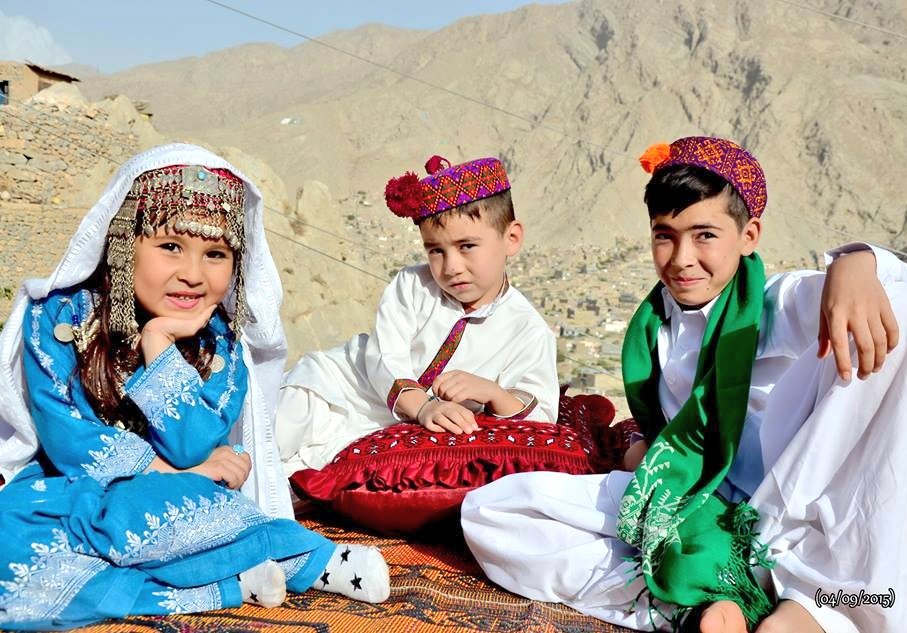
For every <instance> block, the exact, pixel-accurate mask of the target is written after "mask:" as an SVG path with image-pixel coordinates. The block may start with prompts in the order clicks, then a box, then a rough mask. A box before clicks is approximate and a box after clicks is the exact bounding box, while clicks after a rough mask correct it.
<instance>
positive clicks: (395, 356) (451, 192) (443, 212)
mask: <svg viewBox="0 0 907 633" xmlns="http://www.w3.org/2000/svg"><path fill="white" fill-rule="evenodd" d="M425 168H426V171H427V172H428V176H427V177H425V178H423V179H422V180H419V178H418V177H417V176H416V175H415V174H414V173H412V172H407V173H406V174H405V175H404V176H402V177H400V178H394V179H392V180H391V181H390V182H389V183H388V185H387V188H386V191H385V197H386V199H387V204H388V207H389V208H390V209H391V211H393V212H394V213H395V214H396V215H398V216H401V217H407V218H410V219H412V220H413V222H414V223H415V224H417V225H418V226H419V231H420V233H421V235H422V240H423V242H424V246H425V252H426V255H427V259H428V263H427V264H421V265H418V266H411V267H408V268H404V269H403V270H401V271H400V272H399V273H398V274H397V275H396V276H395V277H394V279H393V280H392V281H391V282H390V285H388V287H387V289H386V290H385V291H384V294H383V295H382V297H381V302H380V304H379V305H378V315H377V318H376V321H375V329H374V330H373V331H372V332H371V334H359V335H357V336H354V337H353V338H352V339H350V341H348V342H347V343H346V344H345V345H343V346H341V347H337V348H334V349H331V350H327V351H323V352H312V353H309V354H306V355H305V356H303V358H302V359H300V361H299V362H298V363H297V364H296V366H295V367H294V368H293V369H292V370H290V371H289V372H288V373H287V375H286V376H285V379H284V385H283V388H282V391H281V398H280V404H279V407H278V412H277V438H278V444H279V446H280V452H281V458H282V459H283V462H284V468H285V471H286V473H287V475H290V474H292V473H294V472H296V471H297V470H300V469H304V468H322V467H323V466H325V465H326V464H327V463H329V462H330V461H331V460H332V459H333V458H334V456H335V455H336V454H337V453H338V452H339V451H340V450H341V449H343V448H344V447H345V446H346V445H348V444H349V443H350V442H352V441H354V440H357V439H359V438H361V437H363V436H365V435H368V434H369V433H372V432H373V431H376V430H378V429H381V428H384V427H387V426H389V425H391V424H395V423H397V422H401V421H413V422H418V423H419V424H421V425H423V426H424V427H425V428H427V429H428V430H430V431H450V432H452V433H471V432H473V431H475V430H476V429H477V428H478V426H477V424H476V420H475V413H477V412H485V413H488V414H490V415H493V416H496V417H500V418H510V419H523V418H526V417H530V418H531V419H532V420H537V421H547V422H552V423H553V422H554V421H555V420H556V419H557V403H558V396H559V391H558V380H557V367H556V347H555V339H554V334H553V333H552V332H551V330H550V328H549V327H548V325H547V324H546V323H545V321H544V320H543V319H542V317H541V316H540V315H539V314H538V312H536V310H535V309H534V308H533V307H532V305H531V304H530V303H529V301H528V300H527V299H526V297H524V296H523V295H522V294H521V293H520V292H519V291H518V290H517V289H516V288H514V287H513V286H511V285H510V284H509V283H508V281H507V274H506V270H505V267H506V262H507V259H508V258H509V257H512V256H514V255H516V254H517V252H519V250H520V247H521V246H522V243H523V226H522V224H521V223H520V222H519V221H518V220H516V219H515V217H514V211H513V203H512V201H511V197H510V183H509V182H508V179H507V174H506V173H505V171H504V167H503V165H502V164H501V162H500V161H499V160H498V159H496V158H480V159H477V160H473V161H470V162H467V163H463V164H460V165H454V166H451V165H450V163H449V162H447V161H446V160H445V159H443V158H440V157H438V156H433V157H432V158H431V159H429V161H428V163H426V166H425Z"/></svg>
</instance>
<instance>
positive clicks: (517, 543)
mask: <svg viewBox="0 0 907 633" xmlns="http://www.w3.org/2000/svg"><path fill="white" fill-rule="evenodd" d="M862 248H865V246H864V245H847V246H845V247H842V248H840V249H836V251H832V252H831V254H830V255H829V256H827V259H830V258H831V257H833V256H836V255H837V254H840V253H845V252H849V251H852V250H857V249H862ZM873 251H874V253H875V255H876V263H877V274H878V276H879V279H880V281H881V282H882V284H883V285H884V286H885V288H886V291H887V292H888V294H889V297H890V299H891V301H892V307H893V309H894V311H895V314H896V315H897V318H898V323H899V327H900V330H901V335H902V339H903V338H904V334H905V333H907V266H905V265H904V264H902V263H901V262H900V261H898V260H897V258H895V257H894V256H893V255H892V254H891V253H889V252H887V251H883V250H879V249H875V248H873ZM824 281H825V275H824V274H822V273H817V272H797V273H785V274H782V275H776V276H774V277H772V278H771V279H769V280H768V282H767V283H766V289H765V310H764V314H763V320H762V324H761V329H760V337H759V344H758V347H757V352H756V359H755V361H754V365H753V374H752V380H751V388H750V400H749V405H748V410H747V417H746V420H745V423H744V429H743V433H742V436H741V440H740V446H739V449H738V452H737V457H736V459H735V461H734V463H733V465H732V467H731V470H730V472H729V473H728V477H727V479H726V481H725V482H724V483H723V484H722V486H721V488H720V492H721V493H722V494H724V495H728V496H729V497H731V498H732V499H733V500H739V499H742V498H745V497H749V496H751V495H753V496H752V499H751V503H752V504H753V505H754V506H756V507H757V508H758V509H759V510H760V514H761V516H762V520H761V521H760V524H759V529H758V531H759V532H760V534H761V539H762V540H763V541H764V542H766V543H768V544H769V547H770V552H771V554H772V556H773V557H774V559H775V560H776V563H777V565H776V568H775V570H774V572H773V573H772V577H771V582H772V583H773V584H774V586H775V590H776V592H777V594H778V595H779V597H781V598H784V599H787V598H789V599H794V600H797V601H798V602H799V603H800V604H802V605H803V606H804V607H806V608H807V609H809V610H810V611H811V612H812V613H813V616H814V617H815V618H816V619H817V621H819V623H820V624H821V625H822V626H823V627H824V628H825V630H826V633H832V632H837V631H841V632H845V631H846V632H848V633H849V632H851V631H857V630H860V631H869V630H872V631H898V630H900V629H899V628H898V627H897V626H896V625H897V624H898V623H900V622H902V621H904V620H907V618H905V613H907V611H905V610H902V609H901V608H900V607H899V603H897V602H895V605H894V608H888V609H885V608H882V607H881V606H878V605H877V606H874V607H873V606H870V607H861V608H860V609H849V608H847V607H844V606H839V607H838V609H836V610H832V609H831V608H829V607H828V606H825V607H823V608H821V609H818V608H816V604H815V594H816V591H817V590H821V591H822V592H825V593H828V594H834V592H836V591H837V590H838V589H842V590H843V592H844V593H848V592H851V593H853V592H855V593H857V594H859V590H860V589H864V590H865V592H866V593H875V594H878V593H882V592H885V591H887V590H888V587H893V588H894V589H895V591H897V589H898V588H899V587H903V586H905V581H907V577H905V573H907V572H905V571H902V570H907V551H904V554H903V555H900V554H899V553H898V552H900V551H901V550H902V549H903V548H901V546H900V542H901V540H900V538H901V532H902V531H903V529H902V528H903V525H904V524H905V522H907V486H904V483H905V481H907V478H905V477H903V476H900V477H899V476H898V474H897V469H895V468H894V467H893V465H892V463H891V461H886V460H881V461H879V460H877V459H876V456H887V455H897V452H895V451H896V448H897V447H900V450H901V451H902V452H901V455H903V454H907V453H905V452H903V451H907V433H904V429H899V427H900V426H902V425H903V424H905V423H907V402H905V401H904V399H903V397H902V394H903V393H904V392H905V387H907V362H905V358H907V351H905V350H907V344H905V342H904V341H903V340H902V342H901V343H900V344H899V345H898V347H897V348H896V349H895V350H894V351H893V352H892V353H891V354H890V355H889V357H888V358H887V360H886V362H885V366H884V367H883V370H882V371H881V372H880V373H879V374H874V375H872V377H871V378H870V379H869V380H866V381H859V380H853V381H851V382H850V383H848V384H845V383H843V381H841V380H840V379H837V380H836V378H835V376H836V373H835V364H834V360H833V359H832V358H831V357H829V358H827V359H825V360H824V361H818V360H817V359H816V349H817V347H816V339H817V335H818V318H819V305H820V298H821V293H822V287H823V285H824ZM666 295H667V297H668V298H667V300H666V303H665V307H666V311H667V314H668V317H669V319H670V321H669V322H668V323H666V324H665V325H664V326H663V327H662V329H661V330H660V331H659V334H658V354H659V364H660V366H661V370H662V375H661V381H660V384H659V399H660V402H661V406H662V409H663V411H664V413H665V416H666V419H671V418H672V417H673V416H674V415H676V414H677V412H678V411H679V409H680V407H681V405H682V404H683V402H684V401H685V400H686V399H687V398H688V397H689V394H690V391H691V388H692V382H693V378H694V375H695V372H696V363H697V361H698V357H699V349H700V347H699V346H700V343H701V340H702V334H703V332H704V329H705V324H706V321H707V318H708V313H709V311H710V309H711V305H707V306H705V307H704V308H703V309H702V310H694V311H686V312H685V311H683V310H681V309H680V307H679V306H678V305H677V304H676V302H674V301H673V299H670V298H669V297H670V295H668V294H667V293H666ZM801 427H802V429H801ZM850 429H853V430H852V432H850V431H849V430H850ZM798 431H800V432H799V433H798ZM867 435H871V436H872V437H873V438H875V440H874V441H875V442H876V445H874V447H873V449H872V450H866V449H865V448H862V447H860V446H859V444H860V443H861V442H862V441H863V437H865V436H867ZM897 437H903V438H904V439H903V440H899V441H897V442H895V441H893V439H894V438H897ZM829 439H831V441H829ZM886 442H887V445H886ZM843 464H847V468H846V470H840V467H841V466H842V465H843ZM766 470H768V472H766ZM631 476H632V475H631V474H630V473H625V472H613V473H611V474H609V475H587V476H570V475H562V474H559V473H525V474H519V475H511V476H508V477H504V478H502V479H500V480H498V481H497V482H494V483H492V484H490V485H488V486H485V487H483V488H480V489H478V490H476V491H474V492H471V493H470V494H469V495H467V497H466V499H465V501H464V503H463V507H462V512H461V515H462V524H463V531H464V535H465V536H466V540H467V542H468V544H469V546H470V548H471V549H472V551H473V553H474V554H475V555H476V558H477V559H478V561H479V563H480V564H481V565H482V567H483V569H484V570H485V571H486V573H487V574H488V576H489V577H490V578H491V579H492V580H494V581H495V582H497V583H498V584H501V585H502V586H504V587H505V588H507V589H509V590H511V591H514V592H516V593H519V594H522V595H525V596H527V597H530V598H534V599H539V600H547V601H551V602H563V603H566V604H569V605H571V606H573V607H575V608H577V609H578V610H580V611H583V612H585V613H588V614H590V615H593V616H595V617H598V618H601V619H603V620H607V621H609V622H613V623H615V624H620V625H623V626H628V627H631V628H635V629H639V630H651V628H652V623H653V622H654V623H655V624H656V625H657V626H659V627H666V624H665V622H664V619H663V618H660V617H659V616H657V614H655V615H654V617H652V616H650V613H648V611H647V606H648V603H647V601H646V600H645V598H643V599H642V600H641V601H640V603H639V604H638V605H637V607H638V608H637V610H636V611H631V605H632V603H633V601H634V599H635V598H636V596H637V595H638V594H639V592H640V591H641V590H642V589H643V588H644V586H645V585H644V582H643V581H642V579H637V580H636V581H634V582H632V583H629V584H628V583H627V580H628V578H630V577H632V576H633V575H634V572H633V570H632V566H631V564H630V563H628V562H626V561H625V560H624V557H626V556H627V555H628V554H632V553H633V548H630V547H629V546H628V545H627V544H626V543H623V542H622V541H620V539H618V538H617V530H616V523H617V511H618V508H619V505H620V500H621V497H622V495H623V491H624V488H625V487H626V485H627V483H628V482H629V480H630V478H631ZM898 483H900V486H899V485H898ZM514 534H519V535H520V538H519V539H514V538H513V535H514ZM860 536H862V537H863V540H862V541H860V540H859V539H860ZM842 543H845V544H846V545H847V547H846V548H844V550H843V551H842V548H841V547H840V545H841V544H842ZM886 553H887V554H890V555H889V556H887V558H886ZM842 561H843V562H842ZM898 618H900V619H898ZM855 627H859V629H857V628H855ZM886 627H887V628H886Z"/></svg>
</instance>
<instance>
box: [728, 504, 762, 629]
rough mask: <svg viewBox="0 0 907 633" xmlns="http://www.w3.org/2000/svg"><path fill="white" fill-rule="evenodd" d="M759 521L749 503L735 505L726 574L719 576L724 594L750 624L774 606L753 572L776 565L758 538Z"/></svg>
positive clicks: (753, 624) (757, 620) (755, 511)
mask: <svg viewBox="0 0 907 633" xmlns="http://www.w3.org/2000/svg"><path fill="white" fill-rule="evenodd" d="M758 521H759V511H758V510H756V508H754V507H753V506H751V505H749V504H748V503H739V504H737V506H736V507H735V508H734V513H733V515H732V526H733V537H732V542H733V548H732V551H731V559H730V568H729V569H728V576H723V577H721V578H719V585H720V587H721V589H722V590H723V593H725V595H727V596H728V598H729V599H731V600H733V601H734V602H736V603H737V606H739V607H740V609H741V611H743V617H745V618H746V621H747V624H749V626H751V627H755V626H756V625H757V624H758V623H759V622H760V621H761V620H762V619H763V618H765V617H766V616H768V615H769V614H770V613H771V612H772V609H773V608H774V605H773V603H772V602H771V600H769V598H768V596H767V595H766V594H765V590H764V589H762V587H761V586H760V585H759V583H758V582H757V581H756V577H755V576H754V574H753V568H755V567H763V568H765V569H772V568H773V567H774V566H775V563H774V561H772V560H770V559H769V555H768V545H766V544H764V543H762V542H760V541H759V533H758V532H756V530H755V527H756V523H757V522H758Z"/></svg>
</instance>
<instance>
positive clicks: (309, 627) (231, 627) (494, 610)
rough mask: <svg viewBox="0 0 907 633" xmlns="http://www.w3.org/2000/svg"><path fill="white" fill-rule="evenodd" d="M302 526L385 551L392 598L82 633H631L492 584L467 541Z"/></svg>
mask: <svg viewBox="0 0 907 633" xmlns="http://www.w3.org/2000/svg"><path fill="white" fill-rule="evenodd" d="M301 522H302V523H303V524H304V525H305V526H306V527H309V528H311V529H314V530H317V531H319V532H321V533H322V534H324V535H325V536H327V537H328V538H331V539H333V540H334V541H339V542H349V543H363V544H368V545H375V546H377V547H379V548H381V551H382V552H383V553H384V556H385V557H386V558H387V562H388V564H389V565H390V573H391V596H390V599H389V600H388V601H387V602H384V603H382V604H377V605H371V604H366V603H363V602H355V601H353V600H348V599H346V598H343V597H339V596H336V595H335V594H330V593H324V592H320V591H308V592H306V593H304V594H291V595H290V596H289V597H288V599H287V601H286V602H285V603H284V604H283V605H282V606H280V607H277V608H273V609H262V608H259V607H253V606H250V605H245V606H243V607H242V608H239V609H225V610H222V611H214V612H209V613H199V614H194V615H179V616H169V617H133V618H127V619H125V620H115V621H108V622H105V623H103V624H96V625H92V626H89V627H84V628H82V629H78V630H79V631H80V633H127V632H129V633H145V632H151V631H165V632H168V633H169V632H172V633H195V632H196V631H225V632H235V633H245V632H251V631H263V630H267V631H270V632H281V631H284V632H287V633H289V632H293V633H296V632H309V631H311V632H314V633H329V632H330V633H346V632H347V631H351V632H359V631H362V632H367V633H371V632H374V633H442V632H443V633H455V632H461V631H462V632H464V633H472V632H475V633H486V632H500V633H505V632H506V633H509V632H513V633H585V632H587V631H601V632H605V633H623V632H627V633H629V631H628V630H627V629H622V628H619V627H615V626H612V625H609V624H605V623H604V622H601V621H599V620H596V619H594V618H590V617H588V616H584V615H582V614H581V613H579V612H577V611H574V610H573V609H570V608H569V607H565V606H563V605H556V604H549V603H545V602H536V601H533V600H527V599H525V598H521V597H519V596H516V595H514V594H511V593H508V592H506V591H504V590H502V589H499V588H497V587H495V586H494V585H492V584H491V583H490V582H488V581H487V580H486V579H485V578H484V576H483V574H482V572H481V570H480V569H479V567H478V565H477V564H476V562H475V561H474V560H473V559H472V557H471V556H470V554H469V551H468V550H467V549H466V546H465V544H464V543H463V541H462V536H458V535H456V533H454V532H449V533H448V534H449V536H448V537H445V538H444V540H443V541H442V540H440V539H437V538H436V539H431V540H426V539H425V538H423V539H421V540H415V539H403V538H395V537H386V536H377V535H375V534H373V533H370V532H367V531H364V530H362V529H359V528H356V527H354V526H352V525H350V524H348V523H345V522H344V521H343V519H341V518H338V517H336V516H333V515H323V514H321V513H319V514H318V518H312V517H309V518H303V519H301Z"/></svg>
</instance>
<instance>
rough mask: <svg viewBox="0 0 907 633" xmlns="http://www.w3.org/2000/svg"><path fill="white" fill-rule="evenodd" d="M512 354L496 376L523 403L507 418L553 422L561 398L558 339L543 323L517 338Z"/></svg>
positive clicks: (501, 384) (555, 418)
mask: <svg viewBox="0 0 907 633" xmlns="http://www.w3.org/2000/svg"><path fill="white" fill-rule="evenodd" d="M515 345H518V347H515V349H514V354H513V355H512V356H511V358H510V360H509V361H508V363H507V365H506V366H505V367H504V369H503V370H502V371H501V375H500V376H499V377H498V381H497V382H498V384H499V385H500V386H501V387H503V388H504V389H506V390H508V391H509V392H510V393H511V394H512V395H514V396H515V397H516V398H518V399H519V400H520V401H522V402H523V404H524V407H523V409H522V410H521V411H518V412H517V413H515V414H512V415H510V416H506V417H510V418H518V419H519V418H528V419H530V420H533V421H538V422H556V421H557V406H558V401H559V400H560V384H559V382H558V378H557V342H556V340H555V338H554V333H553V332H551V330H549V329H548V327H547V326H546V325H544V324H541V325H539V326H536V327H533V328H532V329H531V330H530V331H529V332H527V333H525V335H521V336H520V337H519V339H517V341H516V343H515Z"/></svg>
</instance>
